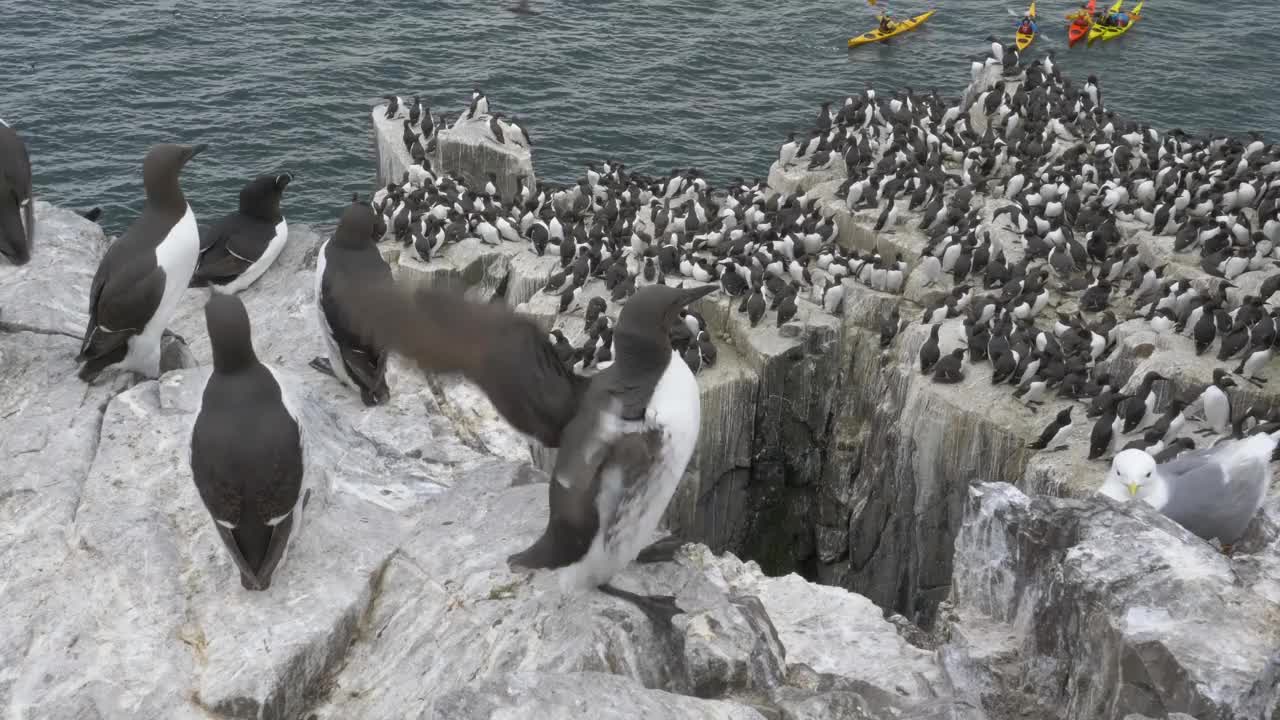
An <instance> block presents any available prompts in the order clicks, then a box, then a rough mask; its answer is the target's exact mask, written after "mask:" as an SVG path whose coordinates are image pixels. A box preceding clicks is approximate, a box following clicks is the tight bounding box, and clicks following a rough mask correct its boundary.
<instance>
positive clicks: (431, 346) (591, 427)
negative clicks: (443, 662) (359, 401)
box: [334, 275, 719, 622]
mask: <svg viewBox="0 0 1280 720" xmlns="http://www.w3.org/2000/svg"><path fill="white" fill-rule="evenodd" d="M718 288H719V286H718V285H704V286H700V287H697V288H689V289H677V288H671V287H667V286H665V285H647V286H644V287H642V288H640V289H639V290H637V291H636V294H635V295H634V296H632V298H631V299H630V300H628V301H627V304H626V305H624V306H623V308H622V312H621V314H620V315H619V317H618V322H617V325H616V326H615V327H614V330H613V349H614V362H613V364H612V365H611V366H610V367H609V368H607V369H605V370H603V371H601V372H600V373H598V374H596V375H594V376H592V377H591V378H584V377H579V376H576V375H574V374H573V373H572V372H571V371H570V370H569V369H567V368H566V367H565V365H564V363H562V362H561V361H560V360H559V359H558V358H557V357H556V354H555V350H554V349H553V347H552V345H551V343H550V342H549V340H548V338H547V334H546V333H545V332H544V331H543V330H542V329H541V328H539V327H538V326H537V324H535V323H534V322H533V321H531V320H529V319H528V318H525V317H523V316H520V315H517V314H515V313H514V312H512V311H511V310H509V309H508V308H506V306H504V305H500V304H494V303H487V304H480V303H472V302H469V301H467V300H465V299H464V298H463V297H461V296H460V295H456V294H452V293H449V292H443V291H439V290H431V289H427V288H419V289H418V290H417V291H416V292H414V293H410V292H408V291H399V290H394V289H393V288H391V287H390V286H384V285H370V284H369V283H367V282H365V281H364V280H363V279H361V278H358V277H355V276H354V275H349V276H347V277H345V278H343V279H342V280H340V281H338V282H335V285H334V292H335V296H336V297H337V298H338V300H339V301H340V304H341V306H342V307H343V308H344V309H345V310H346V311H348V312H349V313H350V316H351V318H352V320H353V322H354V323H356V324H357V325H358V326H360V327H361V328H363V330H362V332H363V333H364V334H365V335H367V336H368V337H371V338H373V339H374V341H375V342H378V343H381V344H384V345H385V347H388V348H390V349H392V350H394V351H396V352H400V353H403V354H404V355H407V356H408V357H410V358H413V359H414V360H416V361H417V363H418V365H419V366H420V367H421V368H422V369H423V370H426V371H431V372H451V371H460V372H461V373H462V374H463V375H464V376H466V377H467V378H468V379H470V380H472V381H473V382H475V383H476V384H477V385H478V386H479V387H480V388H481V389H482V390H484V392H485V394H486V395H488V397H489V399H490V401H491V402H493V405H494V407H495V408H496V409H497V410H498V412H499V413H500V414H501V415H502V416H503V417H504V418H505V419H506V420H507V421H508V422H510V423H511V424H512V426H514V427H515V429H516V430H519V431H520V432H523V433H526V434H529V435H532V436H534V437H535V438H537V439H538V440H539V441H541V442H542V444H544V445H546V446H547V447H552V448H559V450H560V451H559V453H557V459H556V466H555V468H554V470H553V472H552V480H551V482H550V483H549V501H550V518H549V520H548V524H547V528H546V531H545V532H544V533H543V535H542V536H541V537H540V538H539V539H538V540H537V542H535V543H534V544H533V545H532V546H530V547H529V548H527V549H526V550H524V551H521V552H519V553H516V554H514V555H512V556H511V557H510V558H509V559H508V562H509V563H510V564H511V565H512V566H513V567H514V568H524V569H538V568H549V569H557V568H558V569H561V571H560V573H561V574H560V580H561V583H562V587H566V588H586V587H598V588H599V589H600V590H602V591H603V592H606V593H608V594H611V595H614V596H616V597H619V598H622V599H625V600H628V601H630V602H632V603H635V604H636V605H637V606H639V607H640V608H641V609H642V610H644V611H645V613H646V614H647V615H649V617H650V618H652V619H653V620H654V621H655V622H669V621H670V619H671V618H672V617H673V616H674V615H675V614H677V613H679V612H680V611H679V608H678V607H677V606H676V605H675V602H674V599H673V598H671V597H667V596H662V597H652V596H640V595H635V594H632V593H628V592H625V591H622V590H618V589H616V588H614V587H612V586H610V585H609V584H608V583H609V581H610V579H612V578H613V576H614V575H615V574H616V573H617V572H618V571H619V570H621V569H622V568H624V567H625V566H626V565H627V564H628V563H630V562H631V561H632V560H634V559H636V558H637V556H639V555H640V554H641V549H642V548H644V546H645V544H646V543H648V542H650V540H651V539H652V535H653V533H654V531H655V530H656V529H657V526H658V522H659V521H660V520H661V518H662V515H663V513H664V511H665V510H666V508H667V504H668V502H669V501H670V500H671V496H672V494H673V493H674V492H675V489H676V486H677V485H678V484H679V482H680V476H681V474H682V473H683V472H684V469H685V466H686V465H687V464H688V462H689V459H690V458H691V457H692V455H693V448H694V444H695V442H696V441H697V436H698V429H699V425H700V420H699V418H700V415H699V413H700V406H701V401H700V400H699V399H698V386H697V381H696V380H695V378H694V376H693V373H692V372H691V371H690V370H689V367H688V365H686V364H685V362H684V360H683V358H681V357H680V356H679V355H678V354H677V353H676V351H675V350H674V349H673V348H672V345H671V341H670V337H669V335H668V330H669V329H670V328H671V327H672V326H673V325H674V324H675V323H676V322H678V321H679V313H680V310H681V309H682V308H684V307H685V306H687V305H688V304H690V303H692V302H694V301H695V300H697V299H699V298H701V297H703V296H705V295H707V294H709V293H711V292H713V291H715V290H717V289H718ZM655 546H660V547H661V548H662V549H661V550H657V551H653V552H649V551H647V552H646V557H645V559H646V560H660V559H664V558H667V557H669V556H670V554H671V552H673V551H674V549H675V547H676V546H675V545H673V544H671V543H656V544H655Z"/></svg>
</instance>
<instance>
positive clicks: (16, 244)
mask: <svg viewBox="0 0 1280 720" xmlns="http://www.w3.org/2000/svg"><path fill="white" fill-rule="evenodd" d="M35 235H36V225H35V210H34V208H33V206H32V201H31V158H30V157H29V156H28V155H27V145H26V143H24V142H23V141H22V136H20V135H18V133H17V131H15V130H14V129H13V128H11V127H9V125H8V124H7V123H5V121H3V120H0V256H3V257H4V258H6V259H8V260H9V262H11V263H13V264H14V265H25V264H27V261H29V260H30V259H31V244H32V242H33V241H34V240H35Z"/></svg>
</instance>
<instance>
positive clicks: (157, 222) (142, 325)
mask: <svg viewBox="0 0 1280 720" xmlns="http://www.w3.org/2000/svg"><path fill="white" fill-rule="evenodd" d="M204 149H205V146H204V145H192V146H187V145H171V144H164V145H156V146H154V147H152V148H151V150H150V151H149V152H147V157H146V159H145V160H144V161H143V163H142V185H143V187H144V188H145V189H146V193H147V203H146V205H144V206H143V208H142V214H141V215H139V216H138V219H137V220H135V221H133V224H132V225H130V226H129V229H128V230H125V233H124V235H122V236H121V237H120V239H119V240H116V241H115V242H114V243H112V244H111V245H110V247H108V248H107V252H106V254H105V255H103V257H102V261H101V262H100V263H98V270H97V272H96V273H94V276H93V284H92V285H91V286H90V288H89V324H88V327H87V328H86V329H85V334H84V342H83V343H82V344H81V346H80V354H79V355H78V356H77V357H76V361H77V362H79V363H83V366H82V367H81V368H80V372H79V375H80V379H81V380H84V381H85V382H92V381H93V379H94V378H96V377H97V376H98V374H99V373H101V372H102V371H103V370H105V369H106V368H108V367H111V366H119V367H120V368H121V369H122V370H131V371H133V372H135V373H139V374H141V375H144V376H146V377H152V378H154V377H159V376H160V341H161V337H162V335H163V334H164V332H165V325H167V324H168V323H169V320H171V319H172V318H173V313H174V312H175V311H176V310H177V309H178V302H179V301H180V300H181V299H182V294H183V292H185V291H186V289H187V286H188V285H189V284H190V283H191V275H192V273H194V272H195V269H196V261H197V259H198V258H199V257H200V231H199V228H198V227H197V225H196V216H195V213H193V212H191V206H190V205H188V204H187V198H186V196H184V195H183V194H182V187H181V186H180V185H179V184H178V174H179V173H180V172H182V168H183V166H185V165H186V164H187V162H188V161H189V160H191V158H193V157H195V156H196V155H197V154H199V153H200V152H201V151H202V150H204Z"/></svg>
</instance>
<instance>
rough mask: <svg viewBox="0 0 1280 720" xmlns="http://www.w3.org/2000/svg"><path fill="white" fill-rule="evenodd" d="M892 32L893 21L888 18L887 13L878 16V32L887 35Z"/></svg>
mask: <svg viewBox="0 0 1280 720" xmlns="http://www.w3.org/2000/svg"><path fill="white" fill-rule="evenodd" d="M892 30H893V19H892V18H890V17H889V13H884V14H883V15H881V16H880V32H882V33H887V32H891V31H892Z"/></svg>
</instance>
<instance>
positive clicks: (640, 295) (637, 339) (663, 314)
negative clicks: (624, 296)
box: [613, 285, 720, 361]
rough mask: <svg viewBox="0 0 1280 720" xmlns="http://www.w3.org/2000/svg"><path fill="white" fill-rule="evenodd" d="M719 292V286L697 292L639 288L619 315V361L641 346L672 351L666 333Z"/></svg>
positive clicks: (617, 337) (670, 288) (617, 343)
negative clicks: (684, 313) (686, 309)
mask: <svg viewBox="0 0 1280 720" xmlns="http://www.w3.org/2000/svg"><path fill="white" fill-rule="evenodd" d="M719 289H720V286H719V285H703V286H701V287H696V288H673V287H667V286H666V285H646V286H645V287H642V288H640V289H639V290H638V291H636V294H635V295H633V296H632V297H631V299H630V300H628V301H627V304H626V305H625V306H624V307H623V308H622V312H621V313H620V314H619V315H618V325H617V328H616V329H615V330H614V336H613V337H614V343H615V344H616V345H617V349H618V359H619V361H621V360H622V359H623V358H624V357H626V356H627V355H628V354H629V353H630V351H631V350H633V349H637V348H638V347H642V346H648V347H650V348H653V347H657V348H659V349H663V350H668V351H669V350H670V347H671V340H670V338H669V337H668V334H667V330H668V328H670V327H671V325H672V324H673V323H674V322H675V321H676V320H677V319H678V318H679V317H680V310H682V309H683V308H684V307H685V306H686V305H688V304H689V303H691V302H693V301H694V300H697V299H699V298H701V297H705V296H707V295H710V294H711V293H713V292H715V291H716V290H719Z"/></svg>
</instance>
